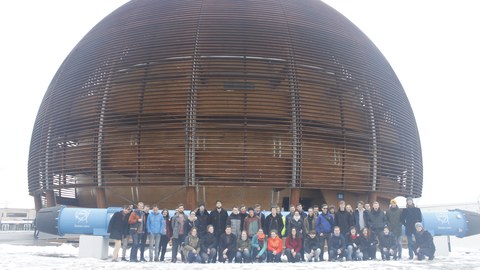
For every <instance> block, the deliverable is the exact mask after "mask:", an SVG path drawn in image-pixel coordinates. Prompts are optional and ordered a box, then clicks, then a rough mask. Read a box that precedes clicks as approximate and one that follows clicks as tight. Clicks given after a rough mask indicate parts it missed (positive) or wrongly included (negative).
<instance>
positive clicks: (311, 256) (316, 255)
mask: <svg viewBox="0 0 480 270" xmlns="http://www.w3.org/2000/svg"><path fill="white" fill-rule="evenodd" d="M305 257H307V262H311V261H312V260H313V261H315V262H318V261H319V260H320V248H317V249H312V250H311V251H310V253H305Z"/></svg>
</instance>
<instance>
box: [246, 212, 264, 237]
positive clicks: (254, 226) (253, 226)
mask: <svg viewBox="0 0 480 270" xmlns="http://www.w3.org/2000/svg"><path fill="white" fill-rule="evenodd" d="M243 224H244V226H245V228H244V229H245V230H246V231H247V234H248V237H250V238H252V237H253V236H254V235H255V234H256V233H257V232H258V230H259V229H260V228H262V223H261V222H260V218H259V217H258V216H255V215H253V217H250V216H247V217H246V218H245V222H244V223H243Z"/></svg>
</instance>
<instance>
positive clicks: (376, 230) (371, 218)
mask: <svg viewBox="0 0 480 270" xmlns="http://www.w3.org/2000/svg"><path fill="white" fill-rule="evenodd" d="M368 225H369V226H370V230H371V231H372V233H373V235H374V236H375V237H378V236H379V235H380V234H381V233H382V231H383V228H384V227H385V225H387V218H386V217H385V213H384V212H383V210H382V209H380V204H379V203H378V202H373V208H372V211H370V213H369V214H368Z"/></svg>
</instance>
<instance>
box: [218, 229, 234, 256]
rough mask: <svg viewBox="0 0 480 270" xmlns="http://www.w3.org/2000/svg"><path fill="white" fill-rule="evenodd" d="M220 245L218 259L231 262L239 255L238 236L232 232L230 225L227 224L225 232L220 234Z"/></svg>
mask: <svg viewBox="0 0 480 270" xmlns="http://www.w3.org/2000/svg"><path fill="white" fill-rule="evenodd" d="M218 246H219V250H218V261H219V262H223V263H224V262H226V261H228V262H229V263H231V262H232V261H233V259H234V258H235V255H237V236H236V235H234V234H233V233H232V228H231V227H230V226H227V227H226V228H225V233H224V234H222V235H221V236H220V242H219V243H218Z"/></svg>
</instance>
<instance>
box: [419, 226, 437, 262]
mask: <svg viewBox="0 0 480 270" xmlns="http://www.w3.org/2000/svg"><path fill="white" fill-rule="evenodd" d="M415 230H416V232H415V251H416V252H417V257H418V260H420V261H421V260H424V259H425V256H426V257H428V259H429V260H433V258H434V257H435V244H434V243H433V237H432V235H431V234H430V232H429V231H426V230H424V229H423V225H422V223H421V222H417V223H416V224H415Z"/></svg>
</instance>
